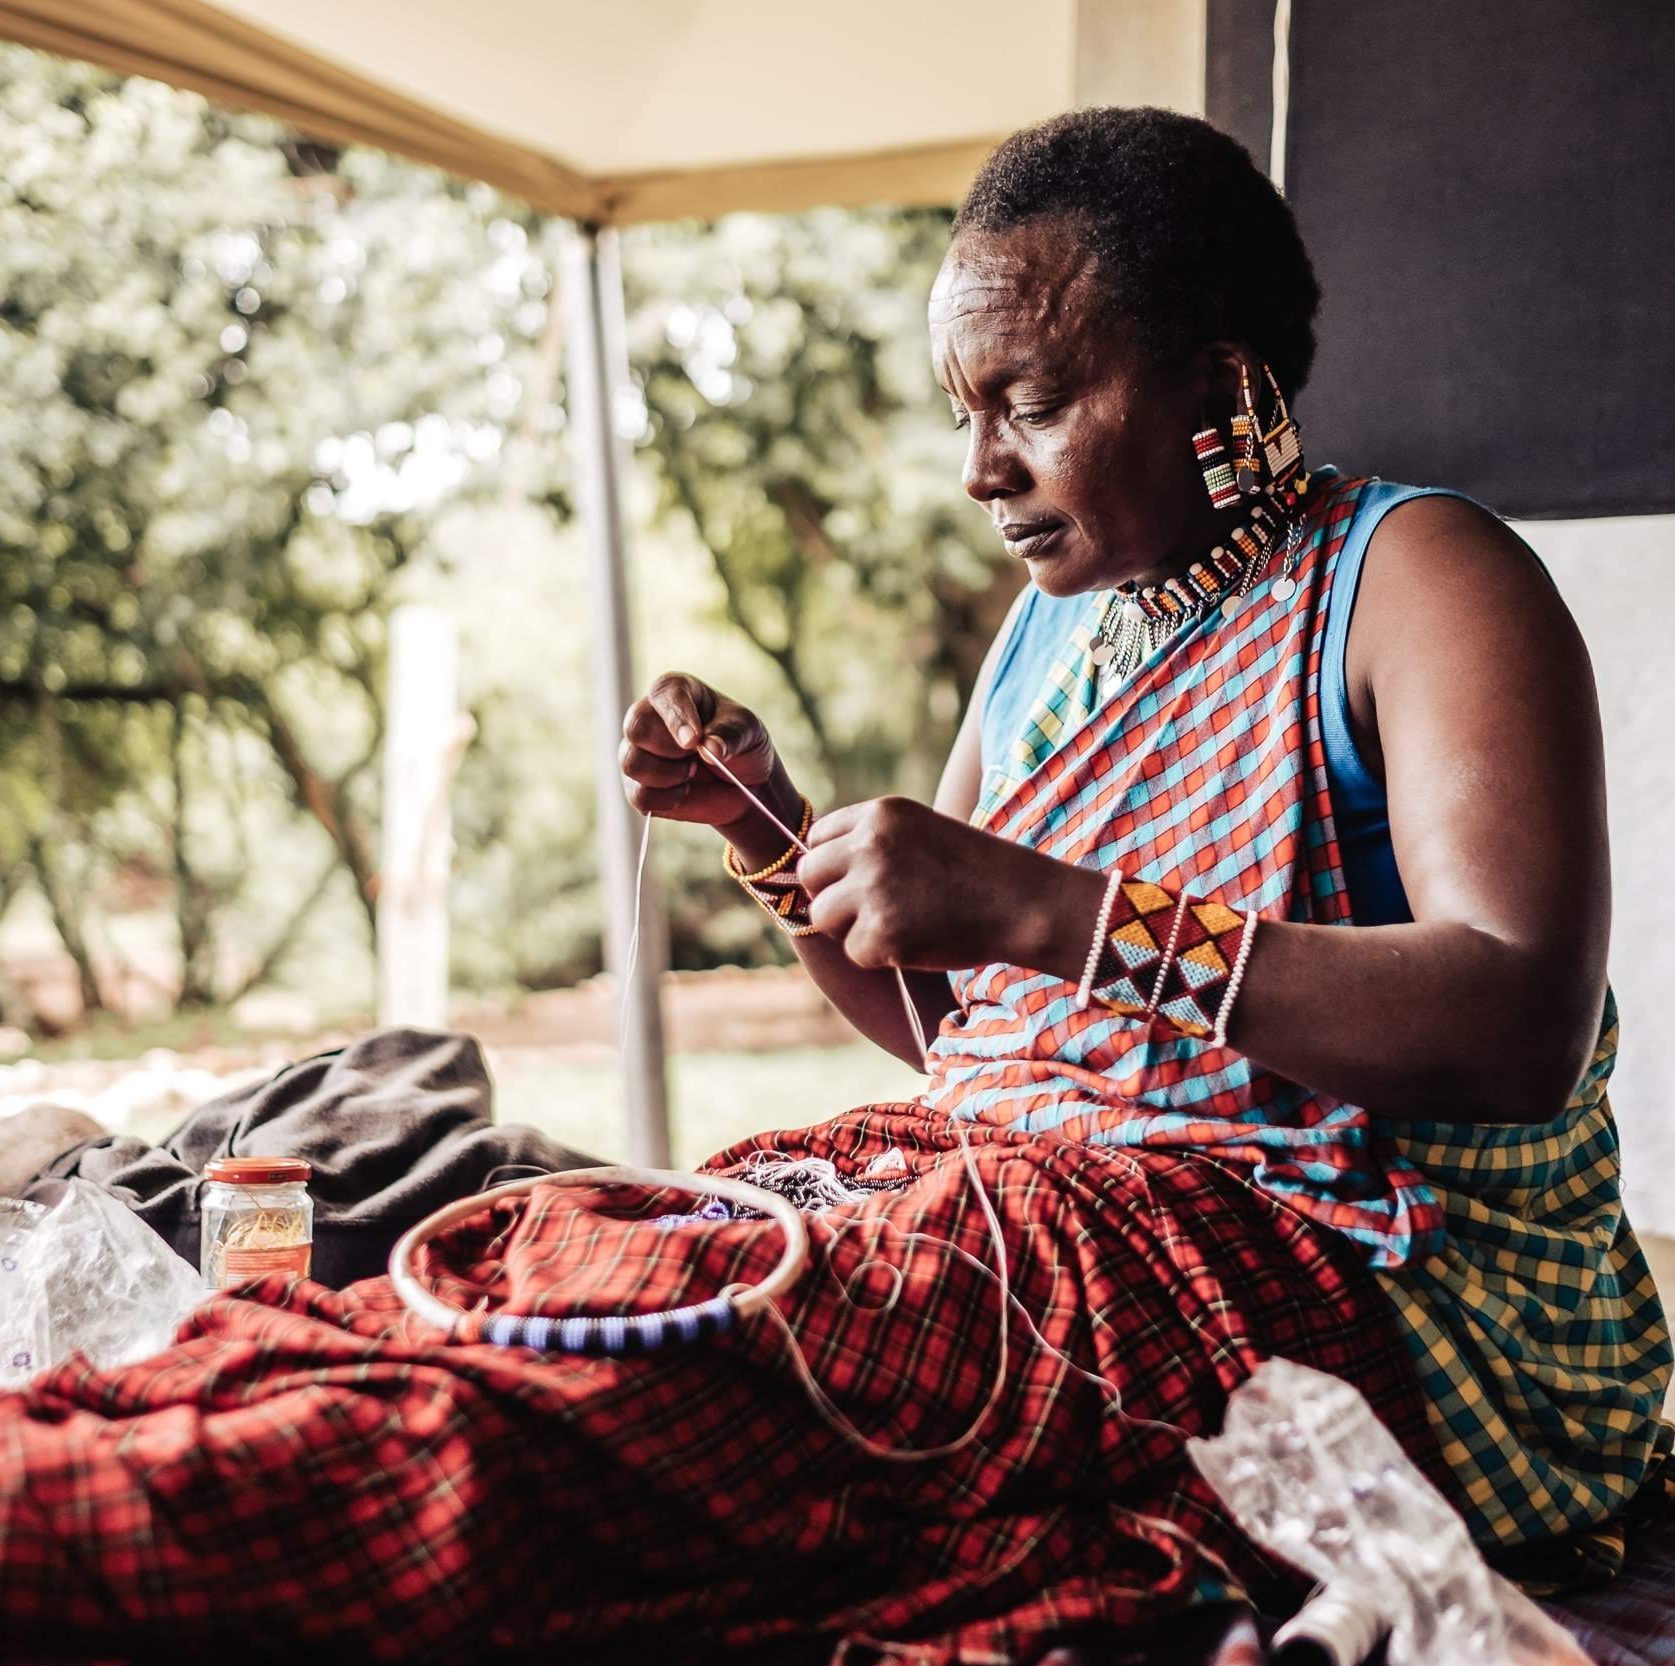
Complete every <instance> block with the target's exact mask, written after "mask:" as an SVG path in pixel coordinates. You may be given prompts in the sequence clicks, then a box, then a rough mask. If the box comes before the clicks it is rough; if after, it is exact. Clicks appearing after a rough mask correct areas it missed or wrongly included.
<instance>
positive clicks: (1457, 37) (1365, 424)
mask: <svg viewBox="0 0 1675 1666" xmlns="http://www.w3.org/2000/svg"><path fill="white" fill-rule="evenodd" d="M1208 23H1209V34H1208V48H1209V62H1208V66H1207V71H1208V73H1207V76H1206V90H1207V96H1208V102H1209V113H1210V117H1211V119H1212V120H1215V121H1217V122H1218V123H1219V124H1220V125H1222V126H1224V127H1227V128H1228V129H1229V130H1231V131H1234V132H1235V133H1237V134H1238V136H1239V137H1241V138H1242V139H1244V140H1245V142H1246V143H1247V144H1250V145H1251V146H1252V148H1253V150H1254V151H1255V153H1256V154H1257V157H1258V160H1259V161H1265V160H1266V154H1267V137H1268V126H1269V120H1270V119H1271V113H1272V103H1271V99H1270V96H1269V91H1268V89H1269V86H1270V81H1271V71H1272V43H1273V28H1272V24H1273V7H1272V5H1271V4H1270V3H1268V0H1210V6H1209V17H1208ZM1290 62H1291V97H1290V106H1289V112H1288V116H1287V121H1286V189H1287V194H1288V195H1289V197H1290V198H1291V201H1292V203H1293V206H1294V207H1295V209H1296V212H1297V216H1298V219H1299V221H1300V222H1301V224H1302V228H1303V233H1304V236H1305V237H1306V239H1307V241H1308V245H1309V248H1310V251H1311V252H1312V254H1313V256H1314V260H1315V264H1316V268H1317V270H1318V271H1319V274H1320V279H1321V286H1322V288H1323V290H1324V291H1325V303H1324V307H1323V312H1322V328H1321V353H1320V358H1319V361H1318V364H1317V368H1316V371H1315V375H1314V378H1313V380H1312V381H1311V382H1310V384H1309V387H1308V389H1307V391H1306V392H1305V394H1304V396H1303V399H1302V401H1301V402H1300V406H1299V415H1300V417H1301V418H1302V420H1303V421H1304V422H1305V424H1306V437H1307V440H1308V443H1309V451H1310V455H1311V457H1312V458H1313V460H1314V461H1316V462H1324V461H1333V462H1337V463H1339V464H1341V465H1342V466H1344V467H1345V468H1349V469H1354V470H1357V471H1360V470H1368V471H1374V472H1377V473H1379V474H1383V475H1385V476H1387V477H1391V478H1396V479H1406V480H1412V481H1420V482H1435V483H1441V484H1448V485H1454V486H1458V487H1461V488H1463V489H1464V490H1466V491H1469V492H1471V493H1473V494H1474V495H1476V496H1478V497H1480V498H1482V499H1483V500H1484V501H1485V502H1487V503H1490V504H1492V505H1493V506H1495V507H1496V508H1498V509H1500V510H1501V511H1502V512H1503V513H1507V514H1515V515H1521V516H1541V517H1577V516H1589V515H1620V514H1637V513H1661V512H1667V511H1671V510H1675V209H1672V198H1675V4H1671V3H1670V0H1611V3H1610V4H1601V3H1599V0H1591V3H1590V0H1519V3H1518V4H1512V3H1510V0H1471V3H1461V0H1358V3H1355V4H1349V3H1346V0H1293V7H1292V18H1291V41H1290Z"/></svg>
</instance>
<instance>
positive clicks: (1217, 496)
mask: <svg viewBox="0 0 1675 1666" xmlns="http://www.w3.org/2000/svg"><path fill="white" fill-rule="evenodd" d="M1192 449H1193V452H1194V454H1195V455H1196V456H1197V458H1198V466H1199V468H1200V469H1202V470H1203V472H1204V488H1205V490H1206V491H1208V492H1209V494H1210V502H1211V503H1213V504H1214V505H1215V506H1216V508H1217V509H1231V508H1232V507H1233V505H1234V504H1236V503H1237V502H1238V501H1239V490H1238V487H1236V486H1235V485H1234V484H1233V465H1232V464H1231V463H1229V462H1228V460H1227V447H1226V446H1225V445H1223V444H1222V439H1221V430H1220V429H1219V428H1217V427H1214V426H1213V425H1212V426H1210V427H1206V428H1200V429H1199V430H1198V432H1197V433H1196V434H1194V435H1193V436H1192Z"/></svg>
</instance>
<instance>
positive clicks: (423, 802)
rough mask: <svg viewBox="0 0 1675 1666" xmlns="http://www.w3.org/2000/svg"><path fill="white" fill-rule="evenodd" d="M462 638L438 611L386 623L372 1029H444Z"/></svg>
mask: <svg viewBox="0 0 1675 1666" xmlns="http://www.w3.org/2000/svg"><path fill="white" fill-rule="evenodd" d="M458 690H459V640H458V636H457V633H456V631H455V629H454V622H453V620H452V619H450V618H449V617H448V615H447V614H446V613H444V612H443V611H442V610H441V609H440V608H434V607H419V606H413V605H409V606H405V607H398V608H396V609H395V610H394V612H393V613H392V614H391V615H390V668H389V687H388V694H387V698H388V718H387V721H388V730H387V732H386V735H385V739H384V814H383V822H384V827H383V840H382V844H383V850H382V858H381V872H380V881H379V888H378V1022H379V1023H380V1024H410V1025H414V1026H416V1027H418V1028H421V1029H444V1028H446V1027H447V1023H448V870H449V866H450V863H451V860H452V856H453V817H452V815H451V814H450V812H449V807H448V793H449V788H450V787H451V785H452V783H453V778H454V770H455V768H456V767H457V766H458V763H459V759H460V755H461V754H462V753H463V751H464V749H465V746H466V744H467V743H468V742H469V740H470V738H471V720H470V718H469V717H465V716H463V715H462V714H461V713H460V710H459V693H458Z"/></svg>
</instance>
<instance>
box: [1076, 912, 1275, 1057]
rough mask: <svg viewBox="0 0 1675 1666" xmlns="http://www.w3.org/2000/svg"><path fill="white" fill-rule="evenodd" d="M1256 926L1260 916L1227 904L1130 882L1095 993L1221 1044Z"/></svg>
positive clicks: (1110, 926)
mask: <svg viewBox="0 0 1675 1666" xmlns="http://www.w3.org/2000/svg"><path fill="white" fill-rule="evenodd" d="M1255 927H1256V916H1255V915H1254V914H1240V913H1238V912H1237V911H1236V910H1234V909H1231V908H1229V907H1228V906H1227V905H1226V904H1225V903H1220V902H1211V901H1205V900H1203V899H1201V898H1198V897H1191V896H1188V895H1186V893H1184V892H1178V891H1171V890H1169V889H1167V888H1166V887H1165V886H1162V885H1154V884H1152V883H1151V882H1150V881H1149V880H1143V879H1134V880H1124V881H1123V882H1122V883H1121V884H1120V885H1118V886H1117V889H1116V895H1115V897H1114V898H1113V899H1112V906H1111V917H1110V920H1109V922H1108V923H1107V925H1106V928H1105V941H1104V943H1103V944H1102V945H1101V947H1100V952H1099V960H1098V962H1097V964H1096V966H1095V969H1094V975H1093V998H1094V999H1095V1000H1096V1001H1098V1002H1100V1004H1101V1005H1103V1006H1106V1007H1109V1008H1111V1009H1112V1010H1113V1011H1115V1012H1120V1013H1124V1014H1126V1015H1128V1016H1131V1017H1135V1018H1156V1019H1159V1020H1160V1021H1161V1022H1163V1023H1165V1024H1167V1025H1168V1026H1169V1028H1170V1029H1172V1030H1174V1031H1176V1032H1177V1033H1178V1034H1180V1035H1186V1036H1192V1037H1193V1038H1195V1039H1197V1040H1205V1041H1207V1040H1214V1041H1216V1042H1218V1043H1219V1042H1223V1041H1225V1040H1226V1036H1227V1021H1228V1019H1229V1018H1230V1017H1231V1015H1232V1008H1233V1000H1234V997H1235V996H1236V995H1237V994H1238V986H1239V983H1240V982H1241V981H1242V979H1243V975H1244V967H1245V962H1246V960H1248V958H1249V955H1250V948H1251V941H1252V938H1253V937H1254V934H1255Z"/></svg>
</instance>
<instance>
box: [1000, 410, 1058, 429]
mask: <svg viewBox="0 0 1675 1666" xmlns="http://www.w3.org/2000/svg"><path fill="white" fill-rule="evenodd" d="M1062 408H1063V407H1062V406H1059V405H1040V406H1037V407H1036V408H1034V409H1033V410H1028V411H1014V412H1013V413H1012V414H1013V416H1015V417H1016V418H1017V419H1018V421H1019V422H1023V423H1027V424H1028V425H1029V426H1030V427H1031V428H1040V427H1044V426H1045V425H1046V424H1047V423H1049V422H1051V421H1052V420H1053V418H1054V417H1056V416H1057V415H1058V414H1059V411H1060V410H1061V409H1062Z"/></svg>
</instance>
